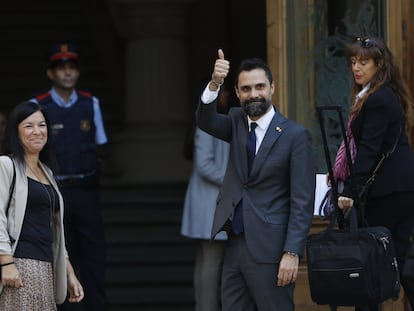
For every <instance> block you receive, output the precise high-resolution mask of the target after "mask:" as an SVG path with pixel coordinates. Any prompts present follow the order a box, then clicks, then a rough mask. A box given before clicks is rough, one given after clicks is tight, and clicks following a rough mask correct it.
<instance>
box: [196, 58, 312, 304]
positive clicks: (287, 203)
mask: <svg viewBox="0 0 414 311" xmlns="http://www.w3.org/2000/svg"><path fill="white" fill-rule="evenodd" d="M218 56H219V57H218V59H217V60H216V62H215V65H214V71H213V74H212V79H211V81H210V82H209V84H208V85H207V87H206V89H205V90H204V92H203V94H202V96H201V102H200V105H199V108H198V111H197V120H198V125H199V127H200V128H201V129H203V130H204V131H206V132H208V133H210V134H211V135H213V136H216V137H218V138H220V139H223V140H225V141H228V142H229V143H230V158H229V163H228V167H227V171H226V176H225V178H224V182H223V186H222V188H221V191H220V194H219V196H218V199H217V208H216V211H215V216H214V223H213V229H212V236H215V235H216V234H217V233H218V232H219V231H222V230H226V231H227V233H228V235H229V240H228V243H227V246H226V253H225V258H224V265H223V275H222V301H223V310H225V311H228V310H235V311H240V310H278V311H291V310H294V302H293V290H294V282H295V279H296V277H297V274H298V266H299V259H300V257H302V256H303V251H304V246H305V242H306V238H307V235H308V232H309V229H310V226H311V223H312V215H313V205H314V193H315V164H314V159H313V151H312V144H311V138H310V134H309V132H308V130H306V129H305V128H303V127H302V126H300V125H299V124H296V123H294V122H293V121H291V120H288V119H286V118H285V117H283V116H282V115H281V114H280V113H279V112H278V111H277V110H276V108H275V107H274V106H273V105H272V95H273V92H274V82H273V78H272V74H271V72H270V69H269V67H268V66H267V65H266V64H265V63H264V62H263V61H262V60H260V59H257V58H252V59H247V60H245V61H243V62H242V63H241V65H240V67H239V69H238V71H237V72H236V75H235V77H236V81H235V91H236V95H237V97H238V98H239V100H240V105H241V107H237V108H232V109H231V110H230V112H229V113H228V114H227V115H222V114H219V113H217V112H216V102H217V95H218V92H219V91H220V86H221V84H222V83H223V82H224V79H225V78H226V77H227V75H228V72H229V69H230V63H229V61H227V60H226V59H225V58H224V53H223V51H222V50H219V51H218ZM250 129H252V130H250ZM250 150H253V151H252V152H251V151H250Z"/></svg>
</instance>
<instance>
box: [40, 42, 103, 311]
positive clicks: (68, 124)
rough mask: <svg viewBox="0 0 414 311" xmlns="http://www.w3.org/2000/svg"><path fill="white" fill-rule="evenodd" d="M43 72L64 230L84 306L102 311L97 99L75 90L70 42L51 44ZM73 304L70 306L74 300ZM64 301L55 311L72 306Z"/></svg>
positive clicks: (74, 49) (75, 59)
mask: <svg viewBox="0 0 414 311" xmlns="http://www.w3.org/2000/svg"><path fill="white" fill-rule="evenodd" d="M46 74H47V76H48V78H49V79H50V80H51V81H52V84H53V85H52V88H51V89H50V90H49V91H48V92H46V93H44V94H41V95H39V96H37V97H36V98H35V101H37V103H38V104H39V105H41V106H42V107H43V108H44V109H45V111H46V113H47V114H48V116H49V119H50V122H51V130H52V133H51V135H50V136H51V137H52V139H53V140H54V145H55V147H56V157H57V165H58V168H57V174H56V179H57V181H58V183H59V186H60V189H61V191H62V194H63V197H64V200H65V213H64V223H65V234H66V241H67V249H68V253H69V256H70V258H71V261H72V263H73V265H74V267H75V269H76V271H77V273H78V275H79V278H80V281H81V283H82V285H83V287H84V291H85V299H84V301H83V303H82V305H83V308H84V309H85V310H88V311H90V310H97V311H98V310H99V311H102V310H106V308H107V307H106V295H105V243H104V230H103V223H102V216H101V210H100V206H99V199H98V163H97V162H98V161H97V146H98V145H103V144H105V143H106V142H107V136H106V133H105V129H104V126H103V122H102V114H101V110H100V106H99V100H98V99H97V98H96V97H95V96H92V95H91V94H90V93H88V92H84V91H81V90H78V89H76V88H75V87H76V83H77V81H78V78H79V75H80V69H79V53H78V50H77V47H76V46H74V45H73V44H66V43H65V44H59V45H56V46H54V47H53V49H52V52H51V54H50V56H49V58H48V67H47V71H46ZM72 305H73V304H72ZM72 305H69V304H68V303H67V302H65V304H63V305H62V306H59V310H71V309H70V308H72Z"/></svg>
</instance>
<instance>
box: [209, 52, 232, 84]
mask: <svg viewBox="0 0 414 311" xmlns="http://www.w3.org/2000/svg"><path fill="white" fill-rule="evenodd" d="M217 54H218V59H216V62H215V64H214V71H213V74H212V75H211V82H210V85H209V87H210V90H211V91H215V90H217V89H218V87H219V86H220V85H222V84H223V82H224V79H225V78H226V77H227V75H228V73H229V70H230V62H229V61H228V60H225V59H224V52H223V50H222V49H219V50H218V52H217Z"/></svg>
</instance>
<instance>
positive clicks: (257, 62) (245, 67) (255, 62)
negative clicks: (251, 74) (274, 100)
mask: <svg viewBox="0 0 414 311" xmlns="http://www.w3.org/2000/svg"><path fill="white" fill-rule="evenodd" d="M254 69H263V70H264V72H265V74H266V77H267V79H268V80H269V82H270V83H272V82H273V77H272V72H271V71H270V68H269V66H268V65H267V64H266V63H265V62H264V61H263V60H262V59H260V58H256V57H254V58H248V59H245V60H243V61H242V62H241V64H240V66H239V68H238V69H237V71H236V77H235V85H236V87H237V85H238V83H239V76H240V73H241V72H242V71H252V70H254Z"/></svg>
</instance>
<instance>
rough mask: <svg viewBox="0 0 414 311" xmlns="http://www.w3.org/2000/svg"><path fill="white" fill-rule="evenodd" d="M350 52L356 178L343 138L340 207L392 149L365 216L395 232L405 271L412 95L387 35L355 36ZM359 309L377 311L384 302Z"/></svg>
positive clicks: (411, 194)
mask: <svg viewBox="0 0 414 311" xmlns="http://www.w3.org/2000/svg"><path fill="white" fill-rule="evenodd" d="M346 55H347V58H348V60H349V62H350V67H351V70H352V74H353V78H354V83H353V89H352V97H351V101H352V103H351V109H350V116H349V121H348V129H347V139H348V143H349V148H350V154H351V158H352V162H353V163H352V174H353V181H352V180H351V176H350V171H349V169H348V165H347V161H346V157H345V156H344V152H343V150H344V146H343V145H344V144H343V143H342V144H341V146H340V148H339V150H338V153H337V157H336V161H335V166H334V176H335V179H336V180H337V181H338V184H339V192H340V196H339V198H338V206H339V207H340V208H341V209H342V211H343V212H344V214H347V212H348V211H349V209H350V208H351V207H352V206H353V204H354V201H355V200H357V199H358V198H356V197H355V196H356V194H358V193H359V192H360V190H361V189H362V187H363V186H364V185H365V184H366V182H367V180H368V178H370V176H371V175H372V173H373V171H374V169H375V167H376V166H377V164H378V163H379V161H380V158H381V157H382V155H383V154H385V153H388V152H392V153H391V154H390V156H389V157H388V158H386V159H385V160H384V162H383V164H382V165H381V168H380V170H379V172H378V175H377V177H376V178H375V180H374V182H373V183H372V185H371V186H370V188H369V192H368V196H367V202H366V206H365V211H364V216H365V220H366V222H367V223H368V224H369V225H370V226H385V227H387V228H388V229H389V230H390V231H391V233H392V237H393V240H394V245H395V249H396V254H397V260H398V264H399V267H400V269H401V271H402V269H403V266H404V262H405V257H406V254H407V252H408V249H409V246H410V236H411V233H412V228H413V223H414V207H413V202H414V183H413V182H412V179H413V176H414V153H413V151H412V150H413V144H414V139H413V138H414V135H413V132H414V124H413V123H414V103H413V99H412V97H411V95H410V92H409V90H408V88H407V86H406V84H405V83H404V81H403V79H402V76H401V74H400V71H399V68H398V66H397V63H396V61H395V59H394V57H393V55H392V53H391V51H390V50H389V48H388V47H387V46H386V44H385V42H384V40H383V39H381V38H377V37H365V38H357V39H356V40H355V41H354V42H352V43H351V44H350V45H349V46H348V47H347V49H346ZM402 285H403V286H404V279H402ZM355 310H370V311H377V310H380V306H378V305H374V306H356V308H355Z"/></svg>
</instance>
